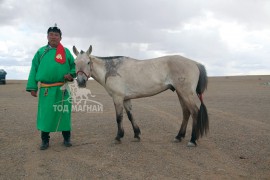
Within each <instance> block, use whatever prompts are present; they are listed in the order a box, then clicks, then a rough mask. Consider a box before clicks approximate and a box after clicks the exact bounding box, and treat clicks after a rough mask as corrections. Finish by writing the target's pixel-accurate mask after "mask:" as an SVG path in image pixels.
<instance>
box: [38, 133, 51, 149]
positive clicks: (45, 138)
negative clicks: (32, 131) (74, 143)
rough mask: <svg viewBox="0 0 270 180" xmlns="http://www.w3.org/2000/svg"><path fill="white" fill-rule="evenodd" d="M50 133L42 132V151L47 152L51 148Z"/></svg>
mask: <svg viewBox="0 0 270 180" xmlns="http://www.w3.org/2000/svg"><path fill="white" fill-rule="evenodd" d="M49 134H50V133H49V132H43V131H41V140H42V143H41V146H40V150H45V149H48V147H49V140H50V136H49Z"/></svg>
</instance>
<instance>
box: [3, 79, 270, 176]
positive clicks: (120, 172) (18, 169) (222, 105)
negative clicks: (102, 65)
mask: <svg viewBox="0 0 270 180" xmlns="http://www.w3.org/2000/svg"><path fill="white" fill-rule="evenodd" d="M25 85H26V81H16V80H8V81H7V84H6V85H0V96H1V99H0V124H1V125H0V179H207V180H208V179H213V180H216V179H270V145H269V142H270V76H238V77H210V78H209V86H208V89H207V91H206V92H205V95H204V101H205V104H206V106H207V108H208V112H209V118H210V131H209V133H208V135H207V136H205V137H203V138H201V139H199V141H198V146H197V147H195V148H189V147H187V146H186V145H187V143H188V141H189V139H190V134H191V121H190V122H189V125H188V130H187V134H186V138H185V139H184V140H183V141H182V142H180V143H174V142H173V139H174V137H175V136H176V135H177V132H178V130H179V127H180V123H181V121H182V120H181V119H182V110H181V108H180V104H179V102H178V100H177V95H176V94H175V93H174V92H172V91H166V92H164V93H161V94H158V95H156V96H153V97H149V98H143V99H136V100H133V114H134V116H135V118H136V120H137V123H138V125H139V126H140V128H141V131H142V135H141V139H142V140H141V142H134V141H133V131H132V127H131V125H130V123H129V121H128V119H127V115H126V114H125V115H124V128H125V137H124V138H123V140H122V144H114V143H113V139H114V137H115V135H116V121H115V113H114V106H113V102H112V99H111V98H110V97H109V95H107V93H106V92H105V90H104V89H103V87H102V86H100V85H99V84H98V83H97V82H95V81H89V82H88V85H87V86H88V88H89V89H91V91H92V94H94V95H96V97H95V98H94V99H95V100H96V101H98V102H100V103H102V104H103V106H104V107H103V108H104V109H103V112H102V113H86V112H74V113H73V114H72V118H73V131H72V142H73V146H72V147H71V148H66V147H64V146H63V145H62V136H61V133H52V134H51V141H50V147H49V149H48V150H46V151H40V150H39V145H40V132H39V131H37V130H36V120H35V119H36V111H37V98H34V97H31V96H30V94H29V93H27V92H26V91H25ZM194 98H197V97H194Z"/></svg>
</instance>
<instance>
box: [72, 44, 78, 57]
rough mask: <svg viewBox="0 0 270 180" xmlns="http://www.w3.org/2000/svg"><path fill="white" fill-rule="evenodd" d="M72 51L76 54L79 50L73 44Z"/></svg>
mask: <svg viewBox="0 0 270 180" xmlns="http://www.w3.org/2000/svg"><path fill="white" fill-rule="evenodd" d="M73 52H74V54H75V55H76V56H78V54H79V51H78V50H77V48H76V47H75V46H73Z"/></svg>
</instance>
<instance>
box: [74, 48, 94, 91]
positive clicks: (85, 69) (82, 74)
mask: <svg viewBox="0 0 270 180" xmlns="http://www.w3.org/2000/svg"><path fill="white" fill-rule="evenodd" d="M73 52H74V54H75V55H76V56H77V57H76V59H75V64H76V74H77V82H78V86H79V87H86V81H87V80H88V79H89V78H90V77H91V72H92V65H93V62H92V61H91V59H90V54H91V52H92V46H90V47H89V49H88V50H87V51H86V52H84V51H81V52H80V53H79V52H78V50H77V48H76V47H75V46H73Z"/></svg>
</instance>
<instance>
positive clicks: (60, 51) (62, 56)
mask: <svg viewBox="0 0 270 180" xmlns="http://www.w3.org/2000/svg"><path fill="white" fill-rule="evenodd" d="M55 61H56V62H58V63H60V64H64V63H65V62H66V53H65V48H64V46H63V45H62V44H61V43H59V44H58V46H57V49H56V55H55Z"/></svg>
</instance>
